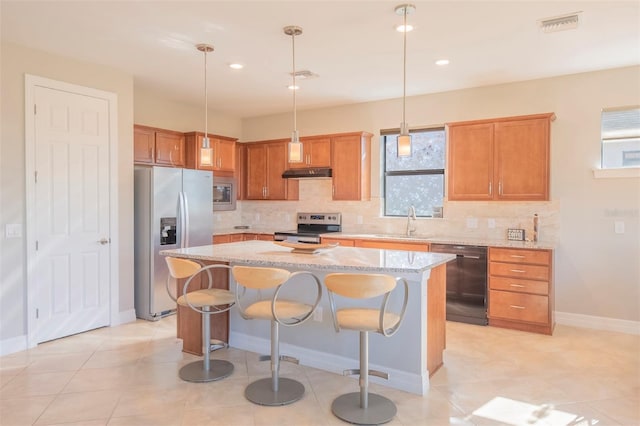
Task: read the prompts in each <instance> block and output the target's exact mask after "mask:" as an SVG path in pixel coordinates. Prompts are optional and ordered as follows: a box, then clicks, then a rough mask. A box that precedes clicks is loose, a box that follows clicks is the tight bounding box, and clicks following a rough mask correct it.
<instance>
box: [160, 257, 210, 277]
mask: <svg viewBox="0 0 640 426" xmlns="http://www.w3.org/2000/svg"><path fill="white" fill-rule="evenodd" d="M165 259H166V261H167V266H168V267H169V273H170V274H171V276H172V277H174V278H176V279H182V278H188V277H190V276H191V275H193V274H195V273H196V272H198V271H199V270H200V269H201V268H202V265H200V264H199V263H196V262H194V261H192V260H187V259H179V258H177V257H170V256H167V257H165Z"/></svg>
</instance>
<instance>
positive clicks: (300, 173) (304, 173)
mask: <svg viewBox="0 0 640 426" xmlns="http://www.w3.org/2000/svg"><path fill="white" fill-rule="evenodd" d="M331 176H332V173H331V168H329V167H313V168H307V169H289V170H285V171H284V173H282V177H283V178H284V179H313V178H315V179H318V178H330V177H331Z"/></svg>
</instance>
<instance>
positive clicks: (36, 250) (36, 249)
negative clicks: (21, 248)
mask: <svg viewBox="0 0 640 426" xmlns="http://www.w3.org/2000/svg"><path fill="white" fill-rule="evenodd" d="M36 251H38V240H36Z"/></svg>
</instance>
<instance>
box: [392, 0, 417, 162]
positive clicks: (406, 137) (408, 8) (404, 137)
mask: <svg viewBox="0 0 640 426" xmlns="http://www.w3.org/2000/svg"><path fill="white" fill-rule="evenodd" d="M415 10H416V7H415V6H414V5H412V4H402V5H400V6H397V7H396V9H395V11H396V14H398V15H402V17H403V20H402V28H403V31H402V123H400V135H399V136H398V157H410V156H411V135H410V134H409V125H408V124H407V121H406V119H405V109H406V98H407V32H408V31H409V27H407V15H408V14H410V13H413V12H415Z"/></svg>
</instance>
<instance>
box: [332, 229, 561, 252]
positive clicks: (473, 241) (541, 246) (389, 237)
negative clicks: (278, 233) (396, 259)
mask: <svg viewBox="0 0 640 426" xmlns="http://www.w3.org/2000/svg"><path fill="white" fill-rule="evenodd" d="M322 236H323V237H329V238H336V239H339V238H345V239H352V238H354V239H367V240H385V241H401V242H406V243H432V244H460V245H470V246H487V247H507V248H527V249H537V250H553V249H554V248H555V247H554V244H553V243H550V242H546V241H539V242H535V243H534V242H531V241H509V240H494V239H483V238H469V237H432V236H427V235H412V236H406V235H401V234H362V233H346V232H331V233H328V234H322Z"/></svg>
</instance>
